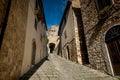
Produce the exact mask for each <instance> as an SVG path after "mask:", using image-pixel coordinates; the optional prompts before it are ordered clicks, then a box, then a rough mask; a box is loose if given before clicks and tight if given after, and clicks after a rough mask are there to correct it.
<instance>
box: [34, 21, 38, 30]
mask: <svg viewBox="0 0 120 80" xmlns="http://www.w3.org/2000/svg"><path fill="white" fill-rule="evenodd" d="M34 27H35V29H36V30H37V21H36V19H35V25H34Z"/></svg>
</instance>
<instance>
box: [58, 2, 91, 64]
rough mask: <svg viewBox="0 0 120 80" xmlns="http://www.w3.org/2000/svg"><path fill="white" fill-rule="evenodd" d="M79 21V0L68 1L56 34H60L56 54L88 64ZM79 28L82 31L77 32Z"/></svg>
mask: <svg viewBox="0 0 120 80" xmlns="http://www.w3.org/2000/svg"><path fill="white" fill-rule="evenodd" d="M81 23H82V21H81V12H80V3H79V0H73V1H68V3H67V6H66V9H65V12H64V15H63V18H62V21H61V24H60V27H59V31H58V35H59V36H60V43H59V51H58V54H59V55H61V56H62V57H65V58H66V59H68V60H71V61H75V62H78V63H80V64H88V63H89V61H88V60H87V59H88V58H87V57H88V56H87V57H86V54H87V51H86V46H85V45H86V44H85V40H84V35H83V33H84V32H83V27H82V25H81ZM79 29H80V30H82V31H81V32H79ZM80 35H81V36H80ZM83 51H84V52H83ZM82 53H83V54H82ZM85 57H86V58H85Z"/></svg>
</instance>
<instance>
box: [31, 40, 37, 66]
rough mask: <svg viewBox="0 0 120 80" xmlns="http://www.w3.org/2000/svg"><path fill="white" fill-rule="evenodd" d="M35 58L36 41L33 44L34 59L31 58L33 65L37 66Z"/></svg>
mask: <svg viewBox="0 0 120 80" xmlns="http://www.w3.org/2000/svg"><path fill="white" fill-rule="evenodd" d="M35 56H36V43H35V41H34V42H33V43H32V57H31V65H35Z"/></svg>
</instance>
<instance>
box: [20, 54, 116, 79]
mask: <svg viewBox="0 0 120 80" xmlns="http://www.w3.org/2000/svg"><path fill="white" fill-rule="evenodd" d="M28 75H29V74H28ZM24 79H25V78H24ZM22 80H23V79H22ZM25 80H26V79H25ZM29 80H118V79H116V78H112V77H111V76H108V75H106V74H104V73H100V72H98V71H96V70H93V69H90V68H88V67H85V66H83V65H80V64H76V63H74V62H71V61H67V60H65V59H63V58H61V57H59V56H57V55H55V54H50V55H49V57H48V60H46V61H45V62H44V63H43V64H42V65H41V66H40V67H39V68H38V70H37V71H36V72H35V73H34V74H33V75H32V76H31V77H30V78H29Z"/></svg>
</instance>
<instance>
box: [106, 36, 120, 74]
mask: <svg viewBox="0 0 120 80" xmlns="http://www.w3.org/2000/svg"><path fill="white" fill-rule="evenodd" d="M107 47H108V51H109V55H110V60H111V63H112V66H113V71H114V74H115V75H120V36H119V37H117V38H114V39H113V40H110V41H108V42H107Z"/></svg>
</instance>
